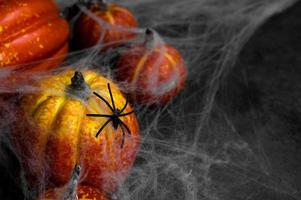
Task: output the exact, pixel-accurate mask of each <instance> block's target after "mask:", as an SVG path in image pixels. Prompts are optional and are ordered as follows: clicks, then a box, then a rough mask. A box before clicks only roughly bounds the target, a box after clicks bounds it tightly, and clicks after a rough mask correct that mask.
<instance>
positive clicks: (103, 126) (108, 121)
mask: <svg viewBox="0 0 301 200" xmlns="http://www.w3.org/2000/svg"><path fill="white" fill-rule="evenodd" d="M110 121H112V118H111V119H108V120H107V121H106V122H105V123H104V124H103V125H102V127H101V128H100V129H99V130H98V131H97V133H96V136H95V137H98V135H99V134H100V133H101V131H102V130H103V129H104V128H105V127H106V125H108V123H110Z"/></svg>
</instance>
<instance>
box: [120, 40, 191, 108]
mask: <svg viewBox="0 0 301 200" xmlns="http://www.w3.org/2000/svg"><path fill="white" fill-rule="evenodd" d="M153 42H154V41H152V40H150V41H148V42H147V43H143V44H139V45H135V46H132V47H131V48H130V49H129V50H128V51H126V52H124V53H123V54H122V55H121V56H120V58H119V60H118V62H117V79H118V80H119V81H122V82H124V83H125V84H126V85H127V87H128V88H129V93H130V94H131V96H132V100H133V101H135V102H139V103H142V104H146V105H153V104H157V105H163V104H166V103H168V102H169V101H170V100H171V99H173V98H174V97H175V96H176V95H177V94H178V93H179V92H180V91H181V90H182V89H183V87H184V84H185V80H186V76H187V72H186V67H185V63H184V60H183V58H182V56H181V54H180V53H179V51H178V50H177V49H175V48H174V47H172V46H170V45H168V44H163V43H155V42H154V43H153ZM149 43H153V44H149Z"/></svg>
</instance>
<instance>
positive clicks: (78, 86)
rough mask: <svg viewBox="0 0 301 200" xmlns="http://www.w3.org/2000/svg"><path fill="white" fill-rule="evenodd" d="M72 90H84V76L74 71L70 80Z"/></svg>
mask: <svg viewBox="0 0 301 200" xmlns="http://www.w3.org/2000/svg"><path fill="white" fill-rule="evenodd" d="M70 87H72V89H74V90H84V89H85V88H86V83H85V79H84V76H83V74H82V73H81V72H79V71H75V72H74V75H73V77H72V78H71V85H70Z"/></svg>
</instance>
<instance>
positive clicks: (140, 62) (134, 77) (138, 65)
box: [130, 51, 152, 97]
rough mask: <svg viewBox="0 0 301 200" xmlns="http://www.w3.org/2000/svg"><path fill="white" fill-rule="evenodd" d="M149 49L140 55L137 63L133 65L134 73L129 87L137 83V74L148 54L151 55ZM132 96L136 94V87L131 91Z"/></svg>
mask: <svg viewBox="0 0 301 200" xmlns="http://www.w3.org/2000/svg"><path fill="white" fill-rule="evenodd" d="M151 53H152V52H151V51H150V52H147V53H146V54H145V55H143V56H142V58H141V59H140V60H139V62H138V64H137V65H136V66H135V69H136V70H135V73H134V76H133V78H132V80H131V82H130V85H131V89H132V88H133V87H136V84H137V81H138V79H139V75H140V73H141V71H142V69H143V67H144V65H145V63H146V61H147V59H148V58H149V56H150V55H151ZM133 96H134V97H135V96H136V89H134V91H133Z"/></svg>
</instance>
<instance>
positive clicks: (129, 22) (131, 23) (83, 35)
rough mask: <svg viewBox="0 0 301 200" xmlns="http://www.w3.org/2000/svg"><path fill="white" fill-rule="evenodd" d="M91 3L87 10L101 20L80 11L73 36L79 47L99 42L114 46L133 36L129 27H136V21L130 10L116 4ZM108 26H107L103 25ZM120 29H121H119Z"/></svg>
mask: <svg viewBox="0 0 301 200" xmlns="http://www.w3.org/2000/svg"><path fill="white" fill-rule="evenodd" d="M104 6H105V8H103V6H102V5H100V4H99V3H98V4H97V3H95V4H92V5H91V6H90V8H89V11H90V12H91V13H92V14H93V15H94V16H95V17H96V18H98V19H99V20H100V21H101V22H97V21H95V20H94V19H92V18H91V17H90V16H88V15H86V14H84V13H82V14H81V16H80V17H79V19H78V21H77V23H76V25H75V38H76V41H77V42H78V43H79V48H87V47H91V46H93V45H96V44H97V43H98V41H99V40H100V41H99V42H100V44H103V45H106V46H105V47H104V48H105V49H106V48H107V47H116V46H118V45H119V44H122V43H125V42H126V41H128V40H129V39H132V38H133V37H135V35H136V34H135V33H133V32H132V31H130V30H129V29H130V28H136V27H137V21H136V19H135V17H134V16H133V14H132V13H131V11H129V10H128V9H126V8H124V7H122V6H119V5H117V4H112V3H110V4H105V5H104ZM105 26H109V27H105ZM121 29H122V30H121Z"/></svg>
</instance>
